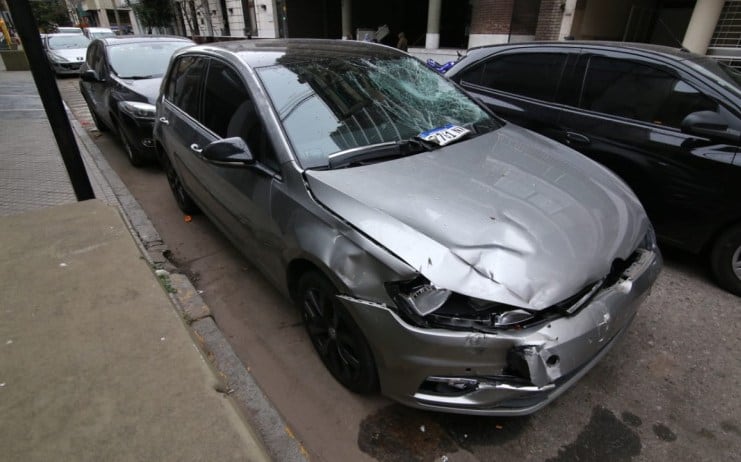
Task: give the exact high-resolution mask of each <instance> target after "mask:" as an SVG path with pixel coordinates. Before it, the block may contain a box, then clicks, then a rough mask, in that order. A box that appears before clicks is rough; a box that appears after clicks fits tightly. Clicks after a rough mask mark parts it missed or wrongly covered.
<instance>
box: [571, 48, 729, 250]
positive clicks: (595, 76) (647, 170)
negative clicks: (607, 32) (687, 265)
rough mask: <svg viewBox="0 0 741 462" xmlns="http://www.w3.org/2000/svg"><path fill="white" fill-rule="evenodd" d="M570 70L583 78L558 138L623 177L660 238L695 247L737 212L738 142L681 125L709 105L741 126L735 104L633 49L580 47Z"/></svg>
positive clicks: (697, 248) (726, 119)
mask: <svg viewBox="0 0 741 462" xmlns="http://www.w3.org/2000/svg"><path fill="white" fill-rule="evenodd" d="M570 71H571V72H573V74H572V75H569V76H567V77H568V78H570V79H573V81H580V82H584V83H583V87H582V89H581V92H580V93H579V94H578V100H577V101H576V102H575V106H576V107H568V106H567V107H566V108H565V110H564V111H563V112H561V115H560V118H559V125H560V126H562V127H563V129H564V131H563V133H562V134H561V135H560V141H563V142H565V143H566V144H569V145H570V146H571V147H573V148H574V149H576V150H578V151H580V152H582V153H583V154H585V155H587V156H589V157H590V158H592V159H594V160H596V161H597V162H599V163H601V164H603V165H605V166H607V167H608V168H610V169H611V170H612V171H614V172H615V173H617V174H618V175H619V176H620V177H622V178H623V179H624V180H625V181H626V182H627V183H628V184H629V185H630V186H631V187H632V188H633V190H634V191H635V192H636V194H637V195H638V197H639V198H640V199H641V201H642V202H643V204H644V206H645V208H646V211H647V212H648V215H649V217H650V218H651V220H652V222H653V223H654V225H655V227H656V229H657V232H658V234H659V235H660V236H661V237H662V238H663V239H664V240H665V241H669V242H672V243H674V244H676V245H679V246H681V247H684V248H687V249H689V250H692V251H699V250H700V249H701V248H702V246H703V245H704V244H705V243H706V242H707V240H708V239H710V238H712V233H713V232H714V231H715V230H717V229H718V228H719V227H721V226H724V225H725V224H726V223H727V222H728V220H730V219H732V215H733V214H734V213H736V214H738V205H737V203H736V202H737V198H738V197H739V193H741V182H736V184H734V183H733V182H732V181H731V180H732V175H733V172H732V170H734V167H733V166H732V164H733V162H734V158H735V156H736V151H737V148H738V142H736V143H733V142H729V141H727V140H723V139H713V138H711V137H698V136H694V135H689V134H686V133H683V132H682V131H681V129H680V127H681V123H682V120H683V119H684V118H685V117H686V116H687V115H688V114H690V113H693V112H697V111H714V112H717V113H718V114H720V116H721V117H722V118H723V119H724V120H725V121H727V123H728V124H729V126H730V127H731V128H732V129H734V130H741V118H739V114H738V111H737V110H736V108H732V107H729V106H727V105H725V104H724V103H723V102H722V100H721V98H719V97H718V95H716V94H713V93H712V91H710V89H708V88H706V87H705V86H704V85H703V84H702V83H701V82H700V81H698V80H697V79H695V78H693V77H692V76H690V75H687V74H685V73H682V72H681V71H679V70H677V69H676V68H675V67H673V66H672V65H671V63H670V62H665V63H662V62H661V61H658V60H656V59H649V58H643V57H642V56H640V55H637V54H630V53H623V52H614V51H601V50H585V51H584V52H583V53H582V54H581V56H580V57H579V61H578V64H577V65H576V66H575V67H574V68H573V69H571V70H570ZM557 139H558V138H557ZM735 170H738V169H737V168H735ZM734 210H735V212H734ZM736 219H737V218H736Z"/></svg>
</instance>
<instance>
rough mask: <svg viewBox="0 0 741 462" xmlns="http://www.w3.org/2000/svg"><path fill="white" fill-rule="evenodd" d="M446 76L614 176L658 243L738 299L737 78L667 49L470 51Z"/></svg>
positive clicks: (554, 45) (546, 46) (740, 129)
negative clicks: (686, 256) (707, 268)
mask: <svg viewBox="0 0 741 462" xmlns="http://www.w3.org/2000/svg"><path fill="white" fill-rule="evenodd" d="M447 76H448V77H449V78H451V79H453V80H454V81H456V82H458V83H460V85H461V86H462V87H463V88H464V89H465V90H467V91H468V92H470V93H471V94H472V95H475V96H476V97H478V98H479V99H480V100H481V101H482V102H484V103H485V104H486V105H488V106H489V107H490V108H491V109H492V110H494V111H495V112H497V113H498V114H500V115H502V116H503V117H505V118H507V119H508V120H510V121H512V122H515V123H517V124H520V125H522V126H524V127H527V128H529V129H531V130H534V131H537V132H538V133H541V134H543V135H545V136H548V137H549V138H552V139H554V140H557V141H560V142H562V143H564V144H567V145H568V146H571V147H572V148H574V149H576V150H577V151H579V152H581V153H582V154H585V155H586V156H588V157H590V158H592V159H594V160H596V161H597V162H600V163H601V164H603V165H605V166H607V167H608V168H610V169H611V170H612V171H614V172H615V173H617V174H618V175H619V176H620V177H621V178H623V179H624V180H625V181H626V182H627V183H628V185H630V187H631V188H633V191H635V193H636V194H637V195H638V197H639V198H640V199H641V201H642V202H643V205H644V206H645V207H646V211H647V212H648V215H649V217H650V218H651V221H652V222H653V224H654V225H655V227H656V232H657V234H658V236H659V238H660V240H661V241H662V242H664V243H667V244H671V245H674V246H678V247H680V248H683V249H686V250H689V251H691V252H695V253H702V254H704V255H707V256H708V257H709V260H710V264H711V268H712V271H713V274H714V275H715V278H716V279H717V281H718V283H719V284H720V285H721V286H722V287H724V288H726V289H727V290H729V291H731V292H733V293H735V294H737V295H741V200H739V198H741V152H739V147H740V146H741V137H740V135H741V87H739V83H740V82H741V77H740V75H739V73H737V72H736V71H734V70H732V69H731V68H728V67H726V66H723V65H721V64H718V63H717V62H715V61H714V60H712V59H710V58H708V57H706V56H699V55H695V54H692V53H689V52H687V51H683V50H679V49H674V48H668V47H660V46H653V45H646V44H631V43H598V42H584V43H580V42H551V43H528V44H513V45H505V46H490V47H482V48H475V49H472V50H469V52H468V54H467V56H466V57H465V58H463V59H462V60H461V61H459V62H458V64H456V65H455V66H454V67H453V69H451V70H450V71H449V72H448V73H447Z"/></svg>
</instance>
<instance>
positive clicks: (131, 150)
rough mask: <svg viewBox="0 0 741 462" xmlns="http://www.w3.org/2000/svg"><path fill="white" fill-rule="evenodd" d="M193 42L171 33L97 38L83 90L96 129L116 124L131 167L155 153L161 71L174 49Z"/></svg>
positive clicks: (83, 73) (84, 73) (84, 70)
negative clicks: (154, 131) (157, 103)
mask: <svg viewBox="0 0 741 462" xmlns="http://www.w3.org/2000/svg"><path fill="white" fill-rule="evenodd" d="M190 45H193V42H191V41H190V40H188V39H184V38H182V37H167V36H157V37H152V36H143V37H136V36H126V37H113V38H104V39H98V40H95V41H93V43H92V44H91V45H90V48H89V49H88V52H87V58H86V60H85V63H84V64H83V66H82V71H81V74H80V92H81V93H82V96H83V97H84V98H85V101H86V102H87V105H88V108H90V114H91V115H92V116H93V121H94V122H95V126H96V127H97V128H98V130H101V131H106V130H108V129H109V128H113V129H114V130H115V131H116V132H117V133H118V135H119V137H120V139H121V142H122V144H123V146H124V148H125V150H126V154H127V155H128V157H129V161H130V162H131V164H132V165H135V166H141V165H143V164H144V163H146V162H147V161H149V160H153V159H154V158H155V155H156V150H155V149H154V142H153V140H152V127H153V124H154V112H155V108H154V102H155V100H156V99H157V95H158V93H159V89H160V83H161V81H162V74H164V72H165V70H166V69H167V63H168V62H169V60H170V57H171V56H172V54H173V53H174V52H175V50H178V49H180V48H183V47H187V46H190Z"/></svg>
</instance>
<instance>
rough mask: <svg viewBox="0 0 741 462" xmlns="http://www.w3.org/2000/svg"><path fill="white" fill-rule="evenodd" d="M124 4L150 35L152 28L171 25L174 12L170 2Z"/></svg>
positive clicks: (168, 0) (149, 1) (151, 0)
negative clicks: (132, 11)
mask: <svg viewBox="0 0 741 462" xmlns="http://www.w3.org/2000/svg"><path fill="white" fill-rule="evenodd" d="M126 3H128V5H129V6H130V7H131V9H132V10H134V14H136V17H137V18H139V22H141V24H142V26H144V27H146V28H147V29H148V32H149V33H152V28H153V27H168V26H170V25H172V21H173V17H174V12H173V8H172V2H171V0H139V2H137V3H133V2H131V1H130V0H127V2H126Z"/></svg>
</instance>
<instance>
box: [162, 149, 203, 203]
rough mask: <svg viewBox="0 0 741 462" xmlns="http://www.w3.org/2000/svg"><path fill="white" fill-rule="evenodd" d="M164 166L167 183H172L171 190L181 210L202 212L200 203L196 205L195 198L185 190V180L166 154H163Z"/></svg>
mask: <svg viewBox="0 0 741 462" xmlns="http://www.w3.org/2000/svg"><path fill="white" fill-rule="evenodd" d="M162 168H163V169H164V170H165V175H166V176H167V183H168V184H169V185H170V190H171V191H172V195H173V196H175V202H177V204H178V207H179V208H180V210H182V211H183V212H184V213H187V214H188V215H196V214H197V213H200V211H201V210H200V209H199V208H198V205H196V203H195V201H194V200H193V198H192V197H190V194H188V191H186V190H185V187H184V186H183V182H182V181H181V180H180V176H179V175H178V174H177V172H176V171H175V168H174V167H173V166H172V164H171V163H170V160H169V159H168V158H167V155H166V154H163V155H162Z"/></svg>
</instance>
